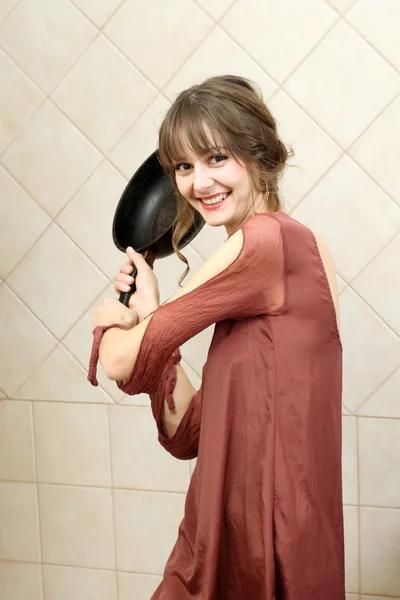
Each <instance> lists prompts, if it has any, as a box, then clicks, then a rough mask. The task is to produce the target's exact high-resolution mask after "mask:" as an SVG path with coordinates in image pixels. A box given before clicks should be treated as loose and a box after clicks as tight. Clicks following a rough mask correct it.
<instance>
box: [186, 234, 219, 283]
mask: <svg viewBox="0 0 400 600" xmlns="http://www.w3.org/2000/svg"><path fill="white" fill-rule="evenodd" d="M226 237H227V236H226V231H225V229H224V227H211V226H210V225H207V224H205V225H204V227H203V228H202V229H201V231H200V232H199V233H198V234H197V235H196V237H195V238H194V240H193V241H192V242H191V243H190V246H189V247H188V249H189V248H193V249H194V250H195V252H196V253H197V254H199V256H200V258H202V259H203V260H207V259H208V258H210V256H211V255H212V254H213V253H214V252H215V251H216V250H218V248H219V247H220V246H222V244H223V243H224V242H225V240H226ZM183 254H184V255H185V256H186V249H185V250H184V252H183ZM186 258H187V259H188V260H189V263H190V268H191V270H190V272H189V275H188V276H187V277H188V279H189V278H190V277H191V275H192V272H193V271H192V262H193V260H194V262H195V264H196V257H193V259H192V256H191V255H189V254H188V255H187V256H186ZM178 264H179V267H180V268H181V270H180V271H179V276H180V275H182V273H183V272H184V271H185V269H184V268H183V267H184V266H185V265H184V264H183V263H182V262H179V263H178ZM184 281H186V280H184Z"/></svg>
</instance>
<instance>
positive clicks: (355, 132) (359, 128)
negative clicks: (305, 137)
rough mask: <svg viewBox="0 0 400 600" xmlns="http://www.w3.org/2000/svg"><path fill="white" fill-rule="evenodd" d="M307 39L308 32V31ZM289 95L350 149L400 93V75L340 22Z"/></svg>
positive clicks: (292, 84) (294, 78)
mask: <svg viewBox="0 0 400 600" xmlns="http://www.w3.org/2000/svg"><path fill="white" fill-rule="evenodd" d="M304 31H305V33H308V27H306V28H304ZM285 89H286V90H287V91H288V92H289V93H290V95H291V96H292V97H293V98H294V99H295V100H296V101H297V102H299V103H300V105H301V106H302V107H303V108H304V109H305V110H306V111H307V112H308V113H309V114H310V115H311V116H312V117H313V118H314V119H315V120H316V121H317V122H318V123H319V124H320V125H321V126H322V127H323V128H324V129H325V130H326V131H327V132H328V133H329V134H330V135H331V136H332V137H333V139H334V140H336V141H337V142H338V143H339V144H340V145H341V146H342V147H343V148H348V147H349V146H350V144H352V143H353V142H354V141H355V140H356V138H357V137H358V136H359V135H360V134H361V133H362V132H363V131H364V130H365V128H366V127H368V126H369V125H370V124H371V122H372V121H373V120H374V119H375V118H376V117H377V116H378V114H379V113H380V112H381V110H383V109H384V108H385V106H386V105H387V104H388V103H389V102H390V101H391V100H392V99H393V98H394V96H395V95H396V93H397V92H398V91H399V90H400V75H399V73H397V72H396V71H395V70H394V69H393V68H392V67H391V66H390V65H389V64H388V63H387V62H386V61H385V60H384V59H383V58H382V57H381V56H380V55H379V54H378V53H377V52H376V51H375V50H374V49H373V48H371V46H370V45H369V44H368V43H367V42H366V41H365V40H363V39H362V38H361V37H360V36H359V35H358V33H356V31H355V30H354V29H353V28H352V27H350V25H348V24H347V23H345V22H344V21H340V22H339V23H338V24H337V25H335V27H334V28H333V30H332V31H330V32H329V33H328V35H327V36H326V37H325V38H324V40H323V41H322V42H321V43H320V44H319V45H318V46H317V48H315V50H314V51H313V52H312V53H311V54H310V56H309V57H308V58H307V59H306V60H305V62H304V63H303V64H302V65H301V66H300V67H299V69H298V70H297V71H296V72H295V73H294V74H293V75H292V76H291V77H290V79H289V80H288V81H287V82H286V83H285Z"/></svg>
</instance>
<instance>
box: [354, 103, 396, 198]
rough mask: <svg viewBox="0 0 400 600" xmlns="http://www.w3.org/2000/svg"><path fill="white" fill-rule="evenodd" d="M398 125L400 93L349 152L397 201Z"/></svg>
mask: <svg viewBox="0 0 400 600" xmlns="http://www.w3.org/2000/svg"><path fill="white" fill-rule="evenodd" d="M399 129H400V96H398V97H397V98H396V99H395V100H394V102H392V103H391V104H390V106H388V108H387V109H386V110H384V111H383V113H382V114H381V115H380V116H379V117H378V118H377V119H376V121H374V122H373V123H372V125H371V126H370V127H369V128H368V129H367V130H366V132H365V133H364V134H363V135H362V136H361V137H360V139H359V140H357V142H356V143H355V144H354V146H352V147H351V148H350V154H351V156H352V157H353V158H354V160H356V161H357V163H358V164H360V165H361V167H363V169H364V170H366V171H367V173H369V175H370V176H371V177H372V178H373V179H374V180H375V181H376V182H377V183H378V184H379V185H380V186H381V187H382V189H384V190H385V192H387V193H388V194H389V196H390V197H391V198H393V199H394V200H395V201H396V202H397V203H398V204H399V205H400V173H399V169H398V161H397V156H398V155H399V153H400V141H399V136H398V135H397V131H398V130H399ZM382 149H384V151H382Z"/></svg>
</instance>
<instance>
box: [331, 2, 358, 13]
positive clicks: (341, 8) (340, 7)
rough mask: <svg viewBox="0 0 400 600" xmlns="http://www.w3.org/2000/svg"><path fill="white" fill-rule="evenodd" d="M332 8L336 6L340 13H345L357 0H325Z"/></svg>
mask: <svg viewBox="0 0 400 600" xmlns="http://www.w3.org/2000/svg"><path fill="white" fill-rule="evenodd" d="M327 1H328V2H329V4H331V6H333V8H336V10H338V11H339V12H340V13H342V14H345V13H346V11H348V10H349V8H350V7H351V6H352V5H353V4H354V2H357V0H327Z"/></svg>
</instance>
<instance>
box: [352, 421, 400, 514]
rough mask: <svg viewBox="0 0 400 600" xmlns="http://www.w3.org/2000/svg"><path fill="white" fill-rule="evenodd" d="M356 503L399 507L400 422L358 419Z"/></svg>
mask: <svg viewBox="0 0 400 600" xmlns="http://www.w3.org/2000/svg"><path fill="white" fill-rule="evenodd" d="M358 428H359V429H358V430H359V455H360V503H361V504H362V505H368V506H385V507H393V508H400V479H399V472H400V452H399V440H400V421H399V420H395V419H393V420H391V419H372V418H362V417H360V418H359V419H358Z"/></svg>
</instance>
